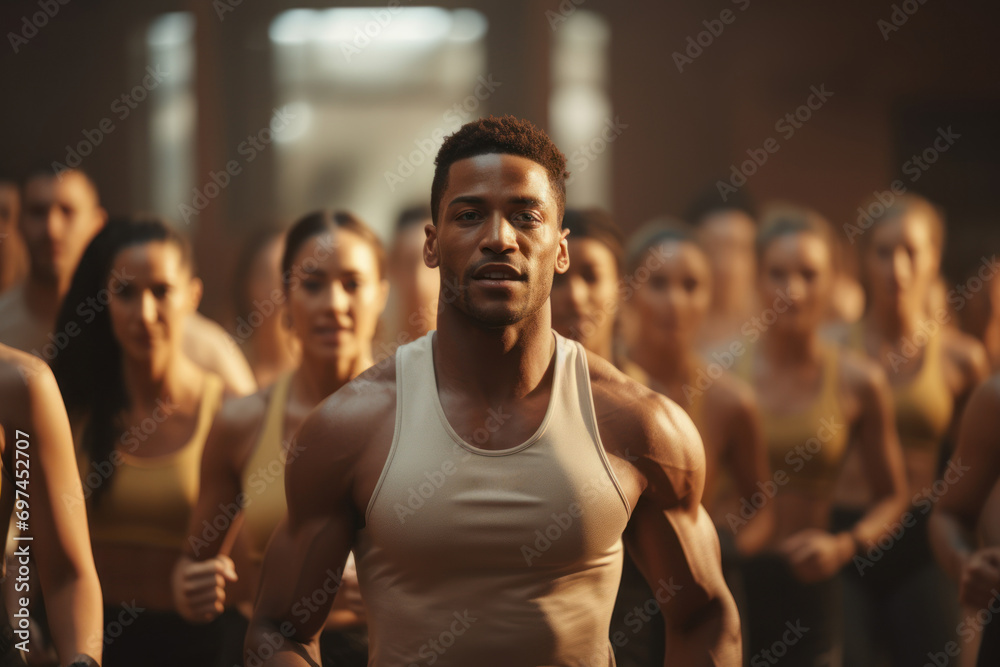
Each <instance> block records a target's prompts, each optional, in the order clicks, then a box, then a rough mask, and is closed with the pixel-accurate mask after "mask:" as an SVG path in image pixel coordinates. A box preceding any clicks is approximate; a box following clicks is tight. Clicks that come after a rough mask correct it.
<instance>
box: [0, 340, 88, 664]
mask: <svg viewBox="0 0 1000 667" xmlns="http://www.w3.org/2000/svg"><path fill="white" fill-rule="evenodd" d="M22 368H23V370H25V371H26V372H25V374H24V376H25V378H27V392H25V391H24V386H25V385H24V384H21V386H20V390H21V391H19V392H17V393H19V394H22V397H19V398H17V399H14V400H11V397H12V394H13V393H14V392H13V391H11V390H13V389H15V388H16V387H14V386H11V385H14V384H15V382H17V383H20V382H19V380H20V379H19V378H18V380H15V381H14V382H5V385H6V386H8V387H10V389H8V390H5V391H4V398H5V399H6V401H7V406H6V408H7V409H8V410H9V419H7V420H5V421H6V423H5V424H4V431H5V435H6V443H5V448H6V449H7V450H8V451H5V452H4V458H5V459H6V460H7V461H10V462H11V465H12V467H11V468H10V470H11V474H12V476H14V477H16V480H17V481H18V482H22V485H19V486H18V490H22V491H26V492H27V496H28V497H27V499H26V504H25V505H23V506H21V507H19V506H18V504H17V503H16V502H15V513H17V512H18V511H19V510H21V509H28V510H29V514H30V521H29V525H30V529H29V533H28V534H29V535H31V536H32V537H33V540H32V541H31V542H20V543H19V544H18V546H21V545H29V549H30V550H31V553H32V555H33V556H34V557H35V561H36V562H37V564H38V576H39V581H40V583H41V589H42V594H43V595H44V597H45V602H46V611H47V613H48V619H49V626H50V627H51V631H52V636H53V642H54V644H55V646H56V651H57V652H58V654H59V657H60V660H61V661H62V663H63V664H68V663H69V662H70V661H71V660H72V659H73V658H74V657H76V656H77V655H79V654H86V655H89V656H92V657H93V658H95V659H97V660H100V659H101V652H102V649H103V632H104V628H103V618H104V609H103V600H102V596H101V585H100V582H99V581H98V579H97V570H96V569H95V567H94V556H93V553H92V551H91V548H90V532H89V530H88V526H87V511H86V503H85V501H84V497H83V488H82V486H81V484H80V476H79V471H78V470H77V468H76V457H75V454H74V451H73V437H72V433H71V431H70V425H69V420H68V418H67V417H66V410H65V408H64V407H63V402H62V397H61V395H60V394H59V387H58V385H57V384H56V381H55V378H54V377H53V376H52V372H51V371H50V370H49V368H48V367H47V366H45V364H44V363H42V362H41V361H38V360H36V359H31V360H30V361H25V362H24V364H23V366H22ZM19 440H20V441H21V442H27V443H28V448H27V449H26V450H24V449H21V448H20V447H18V441H19ZM22 452H24V453H26V454H27V456H24V455H23V454H21V453H22ZM24 482H27V484H23V483H24ZM19 498H20V499H25V498H24V496H19Z"/></svg>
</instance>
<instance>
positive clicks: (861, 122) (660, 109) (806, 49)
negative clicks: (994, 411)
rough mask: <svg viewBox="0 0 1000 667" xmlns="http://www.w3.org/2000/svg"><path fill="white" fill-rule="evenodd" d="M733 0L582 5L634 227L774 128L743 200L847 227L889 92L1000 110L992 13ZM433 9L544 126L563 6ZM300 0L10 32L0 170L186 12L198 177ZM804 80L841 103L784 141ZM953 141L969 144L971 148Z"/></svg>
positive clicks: (676, 202)
mask: <svg viewBox="0 0 1000 667" xmlns="http://www.w3.org/2000/svg"><path fill="white" fill-rule="evenodd" d="M914 1H915V0H914ZM562 2H563V3H564V4H567V5H568V4H569V3H570V2H571V0H562ZM743 2H745V0H741V2H740V3H734V2H728V1H713V2H711V3H708V2H704V1H703V0H683V1H678V2H670V3H663V2H653V1H651V0H644V1H641V2H622V1H620V0H584V1H582V2H581V5H580V6H581V8H582V9H590V10H593V11H597V12H600V13H602V14H604V15H605V16H606V17H607V18H608V19H609V21H610V23H611V27H612V51H611V53H612V56H611V59H612V62H611V92H612V100H613V105H614V110H615V114H616V115H618V116H619V117H620V119H621V121H622V122H624V123H627V124H628V129H627V130H626V131H625V132H624V133H623V134H622V135H621V136H620V137H619V138H618V139H617V140H616V142H615V143H614V145H613V146H612V155H613V164H614V187H613V196H614V205H615V209H616V211H615V212H616V214H617V215H618V218H619V219H620V220H621V222H622V224H623V226H624V227H625V228H626V229H630V228H634V227H635V226H636V225H637V224H639V223H641V222H642V221H643V220H644V219H646V218H649V217H651V216H653V215H656V214H660V213H673V214H678V213H681V212H682V211H683V210H684V208H685V207H686V206H687V204H688V202H689V201H690V199H691V198H692V196H693V195H694V194H695V193H697V192H698V191H700V190H702V189H703V188H704V187H705V186H706V185H709V184H711V183H712V182H714V180H715V179H716V178H718V177H719V176H720V175H725V174H727V173H728V171H729V166H730V165H731V164H732V163H733V162H734V161H740V160H742V159H744V158H745V151H746V150H747V149H748V148H757V147H759V146H760V145H761V144H762V143H763V141H764V139H766V138H767V137H769V136H774V137H775V138H777V139H778V140H779V143H780V145H781V149H780V151H779V152H778V153H776V154H774V155H772V156H771V157H770V158H769V160H768V162H767V163H766V164H765V165H764V167H762V168H761V169H760V171H759V173H758V174H756V175H755V176H753V177H752V178H751V179H750V181H749V183H748V184H747V186H745V187H746V189H747V191H748V192H749V194H751V195H752V196H753V197H754V198H756V199H757V200H761V201H762V200H767V199H770V198H775V197H781V198H786V199H791V200H794V201H799V202H803V203H808V204H810V205H812V206H814V207H816V208H817V209H819V210H820V211H821V212H823V213H825V214H826V215H828V216H829V217H830V218H831V219H832V220H834V221H835V222H837V223H838V224H840V223H842V222H844V221H846V220H849V219H851V213H852V212H853V211H854V209H855V207H856V206H857V203H858V200H860V199H861V198H862V197H863V196H865V195H866V194H870V193H871V192H872V191H873V190H875V189H884V188H885V187H887V186H888V183H889V181H890V180H891V179H892V178H893V174H894V173H895V172H896V171H897V170H898V169H899V166H900V159H899V157H898V156H897V149H896V140H895V132H894V128H893V113H894V109H896V108H898V106H899V103H900V101H901V100H914V99H926V100H958V101H962V100H973V101H977V100H987V101H990V100H992V101H993V102H996V100H998V99H1000V58H997V57H996V56H995V46H994V44H995V34H994V33H995V30H996V25H997V24H998V23H997V18H998V17H1000V8H998V7H996V6H993V5H991V6H989V7H984V6H983V5H982V4H980V3H971V2H943V1H940V0H927V2H926V4H925V5H923V6H921V7H920V9H919V10H918V11H917V13H916V14H914V15H913V16H912V17H911V18H910V19H909V20H908V21H907V23H906V24H905V25H903V26H902V28H901V29H900V30H899V31H897V32H895V33H893V34H892V35H891V36H890V38H889V40H888V41H884V40H883V38H882V35H881V34H880V32H879V29H878V27H877V25H876V22H877V21H878V20H879V19H881V18H887V17H888V15H889V13H890V11H891V5H892V3H891V2H888V1H887V2H871V1H869V0H847V1H843V2H823V3H813V2H809V3H792V2H784V3H776V2H770V3H767V2H763V0H750V4H749V7H748V8H747V9H746V10H745V11H740V9H739V4H742V3H743ZM345 4H350V5H358V4H367V5H371V6H373V7H377V6H382V5H384V4H385V3H384V2H351V3H345ZM443 4H447V5H453V6H473V7H476V8H477V9H480V10H481V11H483V12H484V13H485V14H486V15H487V17H488V18H489V20H490V33H489V44H488V52H489V57H490V63H489V65H488V67H489V69H490V71H491V72H493V73H494V74H495V75H496V77H497V78H498V79H499V80H501V81H504V86H503V87H501V88H500V89H499V90H498V91H497V93H496V95H495V96H494V97H493V98H492V99H491V100H490V105H491V106H490V109H491V110H492V111H505V112H512V113H516V114H519V115H524V116H527V117H529V118H531V119H532V120H534V121H536V122H538V123H540V124H542V125H544V124H545V123H546V120H547V100H548V84H549V61H548V53H549V45H550V39H551V30H550V29H549V25H548V21H547V19H546V16H545V11H546V10H549V9H551V10H555V11H557V10H558V8H559V4H560V2H559V0H550V1H548V2H546V1H544V0H515V1H505V0H477V1H468V2H447V3H443ZM296 6H326V5H325V4H324V3H318V2H312V1H308V2H307V1H292V0H281V1H280V2H278V1H275V2H260V1H258V2H252V1H251V0H244V1H243V2H242V4H241V5H240V6H238V7H237V8H236V10H235V11H234V12H231V13H228V14H227V15H226V17H225V20H224V21H221V22H220V21H218V19H217V18H216V16H215V12H214V10H212V9H211V4H210V3H209V2H207V1H205V2H201V1H198V0H188V1H187V2H179V1H178V2H167V1H166V0H156V1H153V2H150V1H147V0H144V1H143V2H141V3H138V2H132V1H129V0H103V1H96V0H95V1H88V2H85V1H83V0H73V1H71V2H70V3H69V4H67V5H65V6H61V7H60V11H59V14H58V15H57V16H56V17H55V18H53V19H51V21H50V24H49V25H48V26H46V27H45V28H44V29H42V30H41V31H39V34H38V35H37V36H36V37H34V38H32V40H31V41H30V42H29V43H28V44H27V45H26V46H24V47H23V49H22V51H21V53H19V54H17V55H15V54H13V52H12V50H11V49H10V45H9V43H8V42H7V40H6V38H5V39H4V40H3V43H2V44H0V81H2V82H3V89H4V91H5V93H6V94H5V95H4V96H3V100H4V104H3V105H2V107H0V128H3V129H2V130H0V131H2V134H3V141H2V145H0V172H14V173H15V174H16V173H18V172H20V171H21V170H23V169H24V168H25V165H28V164H37V163H39V162H41V163H42V164H47V163H48V162H49V161H50V160H51V159H52V156H60V157H61V155H62V154H63V153H64V149H63V146H64V145H65V144H66V143H69V142H72V141H76V140H79V138H80V133H81V132H82V131H83V130H84V129H86V128H90V127H91V126H92V125H93V124H95V123H96V122H97V121H99V120H100V119H101V118H102V117H104V116H106V115H108V107H109V105H110V103H111V101H112V100H113V99H115V97H117V96H118V95H120V94H121V93H122V92H123V91H125V90H127V89H128V88H129V87H131V86H132V85H133V84H134V83H135V77H136V72H135V71H134V65H133V64H132V61H130V59H129V53H130V52H131V51H130V50H134V49H136V48H141V44H137V43H136V36H137V35H138V36H141V31H142V30H143V29H144V27H145V23H146V22H147V21H148V19H149V18H150V17H152V16H155V15H157V14H159V13H161V12H163V11H169V10H177V9H189V10H193V11H196V12H197V13H198V14H199V16H200V19H201V21H200V28H199V35H198V49H199V55H200V60H199V65H198V75H199V84H198V86H199V87H198V92H199V97H200V100H199V102H200V121H201V125H200V128H199V141H200V145H199V159H198V165H199V170H200V172H201V173H199V175H198V180H199V182H201V180H202V177H203V176H204V174H205V173H206V172H207V171H208V170H209V169H216V168H218V166H219V165H221V164H224V163H225V160H226V159H227V156H228V155H229V153H231V150H232V147H234V146H236V145H238V144H239V142H240V141H241V140H242V138H244V137H245V136H246V135H247V134H248V133H249V132H251V131H253V130H256V129H258V128H260V127H261V126H262V124H263V123H264V122H266V119H267V117H268V115H269V113H270V111H271V106H272V104H271V100H272V97H273V95H272V91H271V87H270V83H269V81H270V71H269V58H268V51H267V39H266V29H267V25H268V22H269V21H270V19H271V17H273V15H274V14H276V13H277V12H279V11H281V10H283V9H286V8H289V7H296ZM724 8H731V9H732V10H733V11H734V14H735V17H736V18H735V21H734V22H733V23H732V24H730V25H727V26H726V27H725V29H724V32H723V33H722V35H720V36H719V37H718V38H716V39H715V41H714V43H713V44H712V45H711V46H709V47H707V48H706V49H705V51H704V53H703V54H702V55H701V56H700V57H698V58H697V59H696V60H695V61H694V62H693V63H691V64H689V65H687V66H686V67H685V71H684V72H683V73H679V72H678V71H677V68H676V66H675V65H674V63H673V61H672V59H671V53H672V52H673V51H675V50H683V48H684V47H685V39H686V37H687V36H688V35H695V34H696V33H697V32H699V31H700V30H702V29H703V26H702V25H701V21H702V20H705V19H713V18H716V17H718V16H719V12H720V11H721V10H722V9H724ZM33 11H37V5H36V2H28V1H25V0H17V1H15V2H7V3H3V4H2V6H0V22H2V23H0V25H2V26H3V33H4V35H6V32H7V31H8V30H10V29H12V26H13V27H14V28H16V27H17V26H19V25H20V19H21V16H22V15H24V14H25V13H29V12H33ZM812 84H816V85H819V84H826V86H827V88H828V89H829V90H831V91H833V92H834V97H832V98H831V100H830V101H829V102H828V103H827V105H825V106H824V107H823V108H822V109H820V110H819V111H817V112H816V114H815V117H814V118H813V119H812V120H811V121H810V122H809V123H808V124H806V125H805V126H804V127H803V128H802V129H800V130H798V131H797V132H796V134H795V136H793V137H792V138H791V139H789V140H787V141H786V140H784V139H782V138H781V137H780V136H779V135H778V134H777V133H776V132H775V131H774V123H775V121H776V120H777V119H778V118H779V117H780V116H782V115H783V114H784V113H785V112H787V111H790V110H792V109H793V108H794V107H795V106H797V105H799V104H801V103H802V102H803V101H804V99H805V97H806V96H807V94H808V89H809V86H810V85H812ZM116 125H117V126H118V127H117V128H116V131H115V132H114V133H112V134H111V135H109V136H108V137H106V138H105V141H104V143H103V144H102V145H101V146H99V147H98V149H97V150H96V151H95V152H94V154H93V155H91V156H90V157H88V158H87V160H86V161H85V163H84V166H85V168H87V169H88V170H90V171H91V172H93V173H94V174H95V176H96V177H97V179H98V182H99V184H100V185H101V187H102V189H103V194H104V199H105V202H106V203H107V205H108V207H109V208H111V209H113V210H128V209H132V208H137V207H142V206H143V205H145V204H146V203H148V192H147V191H146V189H145V185H144V182H145V179H144V176H143V174H142V173H141V172H138V171H136V170H135V169H134V168H133V164H134V155H133V151H135V150H138V149H137V148H136V146H138V145H141V144H142V143H143V138H144V133H145V132H146V131H147V130H148V127H147V125H146V121H145V118H144V117H143V116H142V115H141V114H136V115H135V116H134V117H130V118H128V119H126V121H124V122H121V123H117V122H116ZM963 141H968V142H969V143H970V144H971V143H973V142H976V141H977V137H975V136H968V137H967V138H963ZM262 158H263V161H262V162H261V163H260V164H259V165H258V168H255V169H254V170H252V171H248V173H247V174H245V175H243V176H241V177H240V178H239V179H236V180H235V181H234V183H233V185H232V186H231V187H230V188H228V189H227V190H225V191H224V192H223V194H222V195H221V196H220V198H219V199H218V200H216V201H215V202H213V203H212V205H211V206H210V208H209V209H208V210H207V211H206V212H205V214H203V215H202V228H201V231H200V232H199V233H200V240H201V242H202V243H201V246H202V252H201V256H202V266H203V272H204V273H205V274H206V279H207V280H206V282H207V283H208V286H209V291H208V308H209V310H210V311H213V312H218V311H219V309H221V307H222V305H223V304H224V302H225V300H226V299H225V295H226V290H225V289H224V288H223V286H224V285H225V283H226V282H227V281H226V276H227V275H228V272H229V270H230V269H231V262H232V260H231V254H232V253H225V252H223V253H220V252H219V251H218V249H219V248H220V247H227V246H233V247H235V245H236V243H237V238H236V237H238V236H240V235H241V232H242V231H243V230H245V229H247V228H249V227H252V226H253V225H255V224H257V223H258V222H259V221H260V220H263V219H264V218H266V217H267V216H268V215H269V214H270V213H271V212H272V211H273V208H274V202H275V197H274V193H273V190H272V187H271V177H272V175H273V174H272V167H271V165H270V163H269V161H268V160H269V158H268V154H267V152H266V151H265V152H264V153H263V154H262ZM377 177H378V175H373V178H377ZM982 196H983V197H984V198H985V197H987V196H988V193H986V192H983V193H982ZM971 224H972V223H968V224H967V225H966V227H965V228H962V227H961V225H960V226H959V228H958V229H956V230H953V234H952V235H953V237H955V236H956V235H957V236H959V237H961V236H962V235H963V234H965V235H966V236H971V235H974V230H973V229H972V228H971V227H970V226H969V225H971ZM978 224H985V223H984V222H983V221H979V223H978ZM959 245H961V244H959ZM209 248H211V251H209V250H208V249H209ZM206 258H211V259H212V261H211V262H210V263H209V262H206V261H205V260H206Z"/></svg>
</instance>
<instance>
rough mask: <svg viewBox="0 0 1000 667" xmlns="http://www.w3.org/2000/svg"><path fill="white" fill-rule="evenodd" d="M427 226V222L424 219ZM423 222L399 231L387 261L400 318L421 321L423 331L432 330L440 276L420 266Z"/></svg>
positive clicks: (424, 237) (423, 234)
mask: <svg viewBox="0 0 1000 667" xmlns="http://www.w3.org/2000/svg"><path fill="white" fill-rule="evenodd" d="M427 223H430V219H429V218H428V220H427ZM424 227H425V224H424V223H422V222H421V223H415V224H412V225H410V226H409V227H407V228H406V229H404V230H403V231H401V232H400V233H399V234H398V235H397V236H396V240H395V243H394V244H393V246H392V254H391V261H390V262H389V273H390V280H391V282H392V289H393V290H396V291H398V292H399V296H400V299H399V305H400V307H401V308H402V309H403V313H402V315H403V318H404V319H406V318H413V317H414V316H415V317H417V318H419V319H420V320H422V321H423V322H422V323H423V328H424V329H425V330H427V331H430V330H431V329H433V328H434V327H435V320H436V318H435V317H434V314H435V313H436V311H437V299H438V293H439V292H440V290H441V277H440V275H439V273H438V272H437V270H436V269H431V268H428V267H427V265H426V264H425V263H424V241H425V240H426V239H427V234H426V232H424Z"/></svg>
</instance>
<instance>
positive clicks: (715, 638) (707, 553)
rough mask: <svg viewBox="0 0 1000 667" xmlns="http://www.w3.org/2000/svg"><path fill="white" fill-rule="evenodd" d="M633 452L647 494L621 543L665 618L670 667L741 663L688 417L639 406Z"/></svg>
mask: <svg viewBox="0 0 1000 667" xmlns="http://www.w3.org/2000/svg"><path fill="white" fill-rule="evenodd" d="M644 403H645V404H646V406H645V407H644V408H643V409H642V411H643V412H644V413H645V414H644V415H643V416H642V417H640V420H641V421H642V422H644V425H643V427H642V433H641V434H640V435H639V436H638V437H639V438H640V439H641V440H642V441H641V442H636V443H634V446H633V451H638V452H642V454H641V455H640V456H639V458H638V460H637V461H635V462H634V465H635V467H636V468H637V470H638V472H639V473H640V475H641V476H642V478H643V479H644V480H645V488H644V490H643V492H642V494H641V496H640V498H639V501H638V503H637V504H636V507H635V510H634V511H633V513H632V519H631V521H630V522H629V527H628V530H627V531H626V534H625V543H626V545H627V547H628V550H629V554H630V555H631V556H632V558H633V559H634V560H635V563H636V565H637V566H638V567H639V570H640V571H641V572H642V574H643V576H644V577H645V578H646V581H647V583H649V586H650V588H651V589H652V590H653V591H655V595H656V598H657V601H658V602H659V603H660V605H661V608H662V611H663V619H664V623H665V627H666V645H667V656H668V661H669V664H678V665H691V666H697V665H731V666H733V667H736V666H738V665H740V664H741V646H740V621H739V615H738V613H737V611H736V604H735V603H734V601H733V597H732V595H731V594H730V592H729V588H728V587H727V586H726V582H725V580H724V578H723V576H722V565H721V554H720V551H719V540H718V536H717V535H716V532H715V526H714V525H713V524H712V521H711V519H710V518H709V516H708V513H707V512H705V510H704V508H703V507H702V506H701V496H702V491H703V489H704V484H705V452H704V447H703V445H702V443H701V438H700V436H699V435H698V432H697V430H696V429H695V427H694V424H693V423H692V422H691V420H690V418H689V417H688V416H687V414H685V413H684V411H683V410H681V409H680V408H679V407H678V406H676V405H675V404H673V403H672V402H671V401H669V400H668V399H666V398H663V397H660V396H650V397H649V398H648V399H647V400H646V401H644Z"/></svg>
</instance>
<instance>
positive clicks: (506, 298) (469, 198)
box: [424, 153, 569, 327]
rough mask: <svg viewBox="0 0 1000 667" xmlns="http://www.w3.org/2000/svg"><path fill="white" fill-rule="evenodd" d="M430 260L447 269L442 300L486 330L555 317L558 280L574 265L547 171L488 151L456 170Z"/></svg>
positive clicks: (430, 241) (431, 237)
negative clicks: (552, 302) (551, 303)
mask: <svg viewBox="0 0 1000 667" xmlns="http://www.w3.org/2000/svg"><path fill="white" fill-rule="evenodd" d="M424 257H425V261H426V262H427V265H428V266H429V267H431V268H436V267H439V268H440V269H441V283H442V285H441V299H442V300H443V301H444V303H445V304H447V305H453V306H455V307H456V308H458V309H459V310H460V311H462V312H463V313H465V314H466V315H468V316H469V317H471V318H472V319H474V320H477V321H478V322H480V323H481V324H483V325H484V326H486V327H504V326H508V325H511V324H515V323H517V322H520V321H521V320H523V319H525V318H526V317H528V316H530V315H533V314H535V313H537V312H539V311H541V312H542V314H543V316H545V317H548V316H549V308H548V300H549V293H550V291H551V290H552V279H553V276H554V275H555V274H556V273H565V271H566V270H567V269H568V268H569V249H568V246H567V244H566V232H565V231H564V230H562V229H561V220H560V219H559V208H558V204H557V203H556V195H555V192H554V191H553V190H552V185H551V184H550V182H549V177H548V173H547V172H546V171H545V169H544V168H543V167H542V166H541V165H540V164H538V163H537V162H534V161H533V160H529V159H528V158H524V157H520V156H516V155H505V154H496V153H492V154H488V155H479V156H476V157H471V158H466V159H464V160H459V161H457V162H455V163H454V164H452V165H451V167H450V169H449V171H448V187H447V188H446V189H445V191H444V193H443V195H442V197H441V209H440V211H439V212H438V224H437V226H436V227H434V228H431V229H430V230H429V232H428V236H427V241H426V245H425V249H424Z"/></svg>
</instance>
